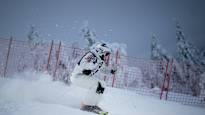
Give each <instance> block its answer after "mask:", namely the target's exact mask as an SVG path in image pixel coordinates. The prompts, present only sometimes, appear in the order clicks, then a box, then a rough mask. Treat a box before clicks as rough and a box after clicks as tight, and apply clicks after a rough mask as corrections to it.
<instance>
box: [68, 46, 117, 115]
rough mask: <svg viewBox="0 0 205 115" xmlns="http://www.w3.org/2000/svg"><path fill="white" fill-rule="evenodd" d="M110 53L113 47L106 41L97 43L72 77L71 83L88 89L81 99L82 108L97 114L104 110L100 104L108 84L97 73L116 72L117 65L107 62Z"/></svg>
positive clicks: (81, 61) (83, 58) (86, 54)
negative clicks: (108, 64)
mask: <svg viewBox="0 0 205 115" xmlns="http://www.w3.org/2000/svg"><path fill="white" fill-rule="evenodd" d="M110 53H111V49H110V48H109V47H108V46H107V45H106V44H105V43H96V44H94V46H93V47H92V48H91V49H90V51H88V52H87V53H85V55H84V56H83V57H82V58H81V59H80V61H79V62H78V63H77V65H76V66H75V68H74V70H73V72H72V74H71V78H70V79H71V83H72V84H73V85H76V86H79V87H82V88H86V89H88V92H87V94H86V96H85V98H84V99H83V100H82V101H81V110H84V111H89V112H94V113H97V114H101V113H102V112H104V111H103V110H102V109H101V108H100V107H99V106H98V104H99V102H100V101H101V99H102V96H103V93H104V91H105V86H106V84H105V82H104V81H101V80H99V79H98V78H97V76H98V74H97V73H99V72H102V73H104V74H115V73H116V71H117V69H116V67H113V68H109V67H108V66H106V64H105V60H106V58H107V57H108V56H109V55H110Z"/></svg>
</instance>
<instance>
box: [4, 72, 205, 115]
mask: <svg viewBox="0 0 205 115" xmlns="http://www.w3.org/2000/svg"><path fill="white" fill-rule="evenodd" d="M85 92H86V90H84V89H80V88H77V87H73V86H68V85H65V84H63V83H62V82H58V81H55V82H53V81H52V80H51V77H50V76H49V75H47V74H45V73H33V72H26V73H23V74H18V75H15V76H12V77H11V78H2V77H1V78H0V115H91V114H92V113H88V112H84V111H81V110H79V103H80V100H81V99H82V97H83V94H84V93H85ZM100 106H101V107H102V108H103V109H105V110H107V111H109V112H110V115H204V113H205V109H204V108H198V107H191V106H185V105H181V104H176V103H173V102H168V101H160V100H156V99H153V98H151V97H145V96H139V95H137V94H135V93H134V92H130V91H127V90H123V89H115V88H108V89H107V90H106V94H105V97H104V100H103V101H102V103H101V104H100ZM93 115H94V114H93Z"/></svg>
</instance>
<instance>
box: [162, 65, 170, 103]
mask: <svg viewBox="0 0 205 115" xmlns="http://www.w3.org/2000/svg"><path fill="white" fill-rule="evenodd" d="M168 65H169V62H167V65H166V70H165V73H164V81H163V84H162V88H161V93H160V99H162V95H163V91H164V84H165V81H166V78H167V70H168Z"/></svg>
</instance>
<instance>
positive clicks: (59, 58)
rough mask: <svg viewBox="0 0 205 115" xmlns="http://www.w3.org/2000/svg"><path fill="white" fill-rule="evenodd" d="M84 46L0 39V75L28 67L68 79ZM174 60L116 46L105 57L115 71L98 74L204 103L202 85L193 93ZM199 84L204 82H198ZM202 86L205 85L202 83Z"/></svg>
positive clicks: (158, 94) (143, 91) (110, 81)
mask: <svg viewBox="0 0 205 115" xmlns="http://www.w3.org/2000/svg"><path fill="white" fill-rule="evenodd" d="M85 52H86V50H83V49H80V48H77V47H74V46H72V45H67V44H63V43H62V42H60V41H59V42H57V43H54V41H51V42H50V43H49V42H47V43H32V42H29V41H19V40H14V39H12V38H10V39H0V76H2V77H9V76H12V75H13V74H15V73H18V72H23V71H25V70H28V69H31V70H35V71H42V72H43V71H47V72H48V73H49V74H50V75H52V76H53V80H61V81H63V82H65V83H67V84H69V83H70V79H69V76H70V74H71V72H72V71H73V69H74V67H75V65H76V63H77V62H78V61H79V60H80V58H81V57H82V56H83V55H84V53H85ZM176 65H177V63H176V62H175V61H174V60H170V61H168V62H166V61H156V60H155V61H154V60H149V59H141V58H134V57H128V56H123V55H121V54H120V50H116V51H115V53H114V54H112V55H111V56H110V57H109V58H108V59H107V66H110V67H112V66H117V69H118V71H117V73H116V74H115V75H103V74H102V75H99V79H101V80H104V81H106V83H107V85H108V86H110V87H116V88H123V89H127V90H133V91H135V92H136V93H137V94H140V95H146V96H152V97H155V98H159V99H162V100H169V101H174V102H180V103H182V104H187V105H195V106H205V89H204V87H200V91H199V93H197V94H196V95H193V91H195V90H193V88H192V89H191V88H190V87H189V84H188V83H189V82H183V83H184V85H181V84H182V82H178V81H177V80H176V79H178V78H183V76H182V75H181V76H179V75H178V74H177V75H178V76H177V75H176V69H177V68H176V67H177V66H176ZM200 84H202V86H203V85H204V84H205V82H200ZM204 86H205V85H204Z"/></svg>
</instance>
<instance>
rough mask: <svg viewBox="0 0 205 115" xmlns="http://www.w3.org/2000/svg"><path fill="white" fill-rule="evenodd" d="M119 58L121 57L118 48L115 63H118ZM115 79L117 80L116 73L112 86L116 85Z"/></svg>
mask: <svg viewBox="0 0 205 115" xmlns="http://www.w3.org/2000/svg"><path fill="white" fill-rule="evenodd" d="M118 58H119V51H118V50H117V52H116V57H115V64H118ZM115 80H116V76H115V74H114V75H113V79H112V87H114V84H115Z"/></svg>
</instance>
